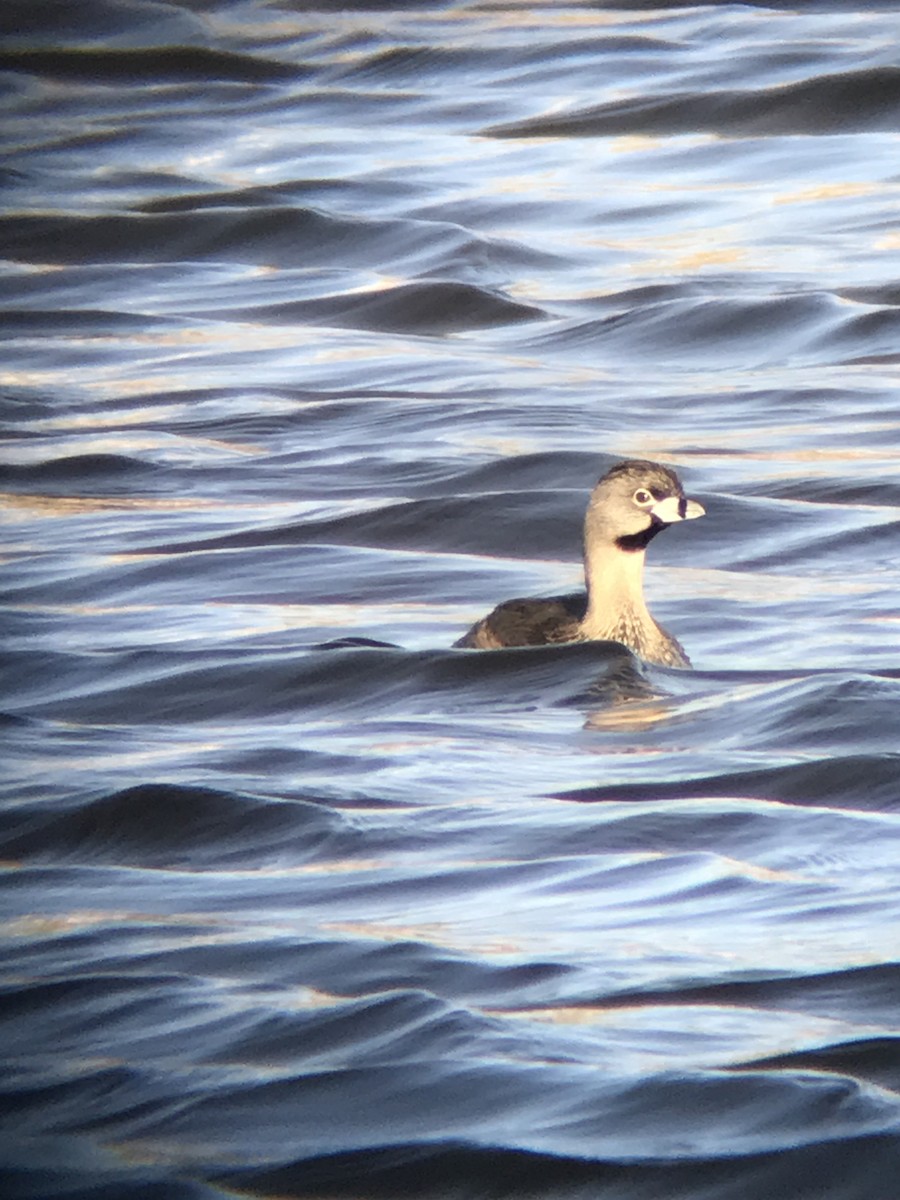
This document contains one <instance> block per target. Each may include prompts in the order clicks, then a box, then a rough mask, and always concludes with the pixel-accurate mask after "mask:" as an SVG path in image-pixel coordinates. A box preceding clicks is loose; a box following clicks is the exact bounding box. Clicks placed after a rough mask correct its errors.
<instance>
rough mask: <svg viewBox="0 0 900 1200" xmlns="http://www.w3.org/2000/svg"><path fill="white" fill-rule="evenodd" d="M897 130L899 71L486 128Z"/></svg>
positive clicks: (654, 132)
mask: <svg viewBox="0 0 900 1200" xmlns="http://www.w3.org/2000/svg"><path fill="white" fill-rule="evenodd" d="M874 130H883V131H890V132H896V131H897V130H900V68H896V67H869V68H866V69H864V70H853V71H840V72H836V73H834V74H830V75H820V76H817V77H816V78H814V79H803V80H799V81H798V82H795V83H785V84H779V85H774V86H770V87H767V88H763V89H754V90H746V91H745V90H740V89H729V90H724V89H723V90H718V91H716V90H714V89H709V90H704V91H703V92H674V93H669V94H664V95H662V96H654V95H641V96H639V97H638V98H636V99H633V100H618V101H614V102H612V103H607V104H599V105H592V106H591V107H589V108H583V109H575V110H573V111H571V112H568V113H561V114H554V115H553V116H538V117H529V118H526V119H525V120H522V121H513V122H509V123H507V124H503V125H493V126H488V127H487V128H486V129H483V130H482V131H481V132H482V136H484V137H494V138H546V137H606V136H610V135H615V136H619V137H621V136H624V135H632V136H634V135H644V136H666V135H672V134H676V135H677V134H689V133H698V132H705V133H715V134H718V135H719V136H720V137H775V136H779V137H789V136H797V135H800V134H805V135H807V136H810V135H813V136H824V135H832V134H836V133H849V132H864V131H868V132H871V131H874Z"/></svg>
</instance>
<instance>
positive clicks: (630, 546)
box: [616, 519, 662, 552]
mask: <svg viewBox="0 0 900 1200" xmlns="http://www.w3.org/2000/svg"><path fill="white" fill-rule="evenodd" d="M661 529H662V522H660V521H657V520H655V519H654V520H653V523H652V524H651V525H648V526H647V528H646V529H642V530H641V532H640V533H626V534H624V535H623V536H622V537H618V538H616V545H617V546H618V547H619V549H620V550H627V551H632V552H633V551H635V550H645V549H646V548H647V546H649V544H650V543H651V542H652V541H653V539H654V538H655V537H656V535H657V534H658V533H659V531H660V530H661Z"/></svg>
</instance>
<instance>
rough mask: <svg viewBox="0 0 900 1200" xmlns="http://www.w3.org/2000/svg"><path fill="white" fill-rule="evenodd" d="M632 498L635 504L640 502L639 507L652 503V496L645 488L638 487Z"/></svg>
mask: <svg viewBox="0 0 900 1200" xmlns="http://www.w3.org/2000/svg"><path fill="white" fill-rule="evenodd" d="M632 498H633V500H634V502H635V504H640V506H641V508H646V506H647V505H648V504H652V503H653V496H652V494H651V493H650V492H648V491H647V489H646V488H638V490H637V491H636V492H635V493H634V496H633V497H632Z"/></svg>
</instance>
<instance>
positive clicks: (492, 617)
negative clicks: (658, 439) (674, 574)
mask: <svg viewBox="0 0 900 1200" xmlns="http://www.w3.org/2000/svg"><path fill="white" fill-rule="evenodd" d="M704 512H705V509H704V508H703V506H702V505H701V504H698V503H697V501H696V500H688V499H687V498H686V497H685V494H684V489H683V488H682V486H681V481H680V480H679V478H678V476H677V475H676V474H675V472H674V471H672V470H670V469H669V468H668V467H664V466H662V465H661V464H660V463H654V462H647V461H646V460H644V459H627V460H626V461H624V462H620V463H616V465H615V466H614V467H612V468H610V470H609V471H607V473H606V474H605V475H604V476H603V478H602V479H601V480H600V482H599V483H598V484H597V486H596V487H595V488H594V490H593V491H592V492H591V498H590V501H589V503H588V507H587V513H586V515H585V520H584V578H585V584H586V586H587V594H584V593H576V594H574V595H570V596H552V597H549V598H547V599H525V600H506V601H505V602H504V603H503V604H499V605H498V606H497V607H496V608H495V609H494V611H493V612H491V613H488V615H487V616H486V617H483V618H482V619H481V620H480V621H477V622H476V623H475V624H474V625H473V626H472V628H471V629H470V630H469V631H468V633H466V634H464V635H463V637H461V638H460V639H459V641H457V642H455V643H454V645H455V646H460V647H468V648H469V649H472V650H497V649H500V647H502V646H543V645H546V644H548V643H550V642H586V641H600V640H603V641H613V642H621V643H622V644H623V645H625V646H627V647H628V648H629V650H632V651H634V653H635V654H637V655H639V656H640V657H641V658H643V659H645V660H646V661H647V662H651V663H660V664H661V665H663V666H666V667H689V666H690V665H691V663H690V659H689V658H688V656H687V654H685V652H684V649H683V647H682V646H681V644H680V643H679V642H678V640H677V638H674V637H673V636H672V635H671V634H670V633H667V632H666V631H665V629H663V628H662V626H660V625H658V624H657V623H656V621H654V619H653V618H652V617H651V616H650V613H649V611H648V609H647V605H646V603H645V602H644V554H645V552H646V549H647V546H648V545H649V543H650V541H651V540H652V539H653V538H654V537H656V535H657V534H658V533H659V531H660V530H661V529H665V528H666V526H668V525H672V524H674V523H675V522H676V521H692V520H693V519H694V518H695V517H702V516H703V514H704Z"/></svg>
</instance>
